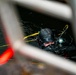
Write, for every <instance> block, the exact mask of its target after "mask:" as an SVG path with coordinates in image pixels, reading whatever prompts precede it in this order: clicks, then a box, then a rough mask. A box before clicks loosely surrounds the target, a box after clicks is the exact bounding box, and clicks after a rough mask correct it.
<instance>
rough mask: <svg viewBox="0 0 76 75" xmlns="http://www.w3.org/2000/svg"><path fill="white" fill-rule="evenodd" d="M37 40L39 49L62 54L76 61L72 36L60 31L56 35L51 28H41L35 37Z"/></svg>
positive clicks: (75, 48)
mask: <svg viewBox="0 0 76 75" xmlns="http://www.w3.org/2000/svg"><path fill="white" fill-rule="evenodd" d="M37 42H38V44H39V46H40V48H41V49H43V50H45V51H48V52H52V53H55V54H57V55H61V56H64V57H66V58H68V59H71V60H75V61H76V46H75V45H74V44H73V38H72V37H71V36H68V34H66V32H65V33H61V34H60V35H59V36H58V37H56V34H55V33H54V31H53V30H52V29H49V28H44V29H41V30H40V32H39V35H38V37H37Z"/></svg>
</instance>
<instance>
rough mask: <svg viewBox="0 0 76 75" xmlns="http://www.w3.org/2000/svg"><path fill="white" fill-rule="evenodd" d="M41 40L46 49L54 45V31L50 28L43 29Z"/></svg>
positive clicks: (40, 35)
mask: <svg viewBox="0 0 76 75" xmlns="http://www.w3.org/2000/svg"><path fill="white" fill-rule="evenodd" d="M39 40H40V41H41V43H42V44H43V45H44V46H45V47H47V46H49V45H51V44H54V34H53V32H52V30H51V29H49V28H45V29H41V31H40V34H39Z"/></svg>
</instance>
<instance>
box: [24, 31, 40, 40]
mask: <svg viewBox="0 0 76 75" xmlns="http://www.w3.org/2000/svg"><path fill="white" fill-rule="evenodd" d="M38 34H39V32H37V33H34V34H31V35H28V36H25V37H24V38H23V39H27V38H29V37H31V36H36V35H38Z"/></svg>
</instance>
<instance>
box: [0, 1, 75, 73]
mask: <svg viewBox="0 0 76 75" xmlns="http://www.w3.org/2000/svg"><path fill="white" fill-rule="evenodd" d="M73 1H74V0H73ZM13 3H19V4H21V5H23V6H25V7H27V8H30V9H33V10H36V11H38V10H39V11H38V12H41V13H44V14H48V15H51V16H52V15H53V16H54V17H58V18H61V19H66V20H69V21H71V20H72V17H73V16H72V9H71V8H70V7H69V6H67V5H64V4H60V3H56V2H53V1H47V0H12V1H4V0H3V1H0V18H1V21H2V25H3V29H4V35H5V36H6V37H7V39H9V40H8V41H7V39H6V38H5V39H6V41H7V42H8V43H9V44H10V46H12V48H13V49H14V50H15V52H16V51H18V52H20V53H22V54H24V55H27V56H30V57H31V58H34V59H37V60H40V61H43V62H45V63H47V64H50V65H54V66H56V67H59V68H61V69H64V70H66V71H68V72H71V73H74V74H76V63H74V62H72V61H69V60H67V59H64V58H61V57H59V56H56V55H54V54H52V53H50V54H49V53H47V52H45V51H42V50H40V49H37V48H34V47H31V46H28V45H26V44H24V41H23V32H22V29H21V27H20V23H19V20H18V15H17V14H16V13H17V12H16V10H15V8H14V6H13ZM73 28H74V25H73ZM74 29H75V28H74ZM75 34H76V33H75Z"/></svg>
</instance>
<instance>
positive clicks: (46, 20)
mask: <svg viewBox="0 0 76 75" xmlns="http://www.w3.org/2000/svg"><path fill="white" fill-rule="evenodd" d="M56 1H57V0H56ZM59 2H63V3H66V2H65V1H64V0H59ZM15 6H16V8H17V10H18V14H19V17H20V22H21V26H22V28H23V31H24V34H25V33H26V35H29V34H32V33H34V32H38V31H39V30H40V29H41V28H51V29H56V30H62V29H63V27H64V26H65V25H66V24H68V25H69V29H68V34H71V35H72V30H71V24H70V23H69V22H67V21H64V20H61V19H57V18H54V17H51V16H47V15H44V14H41V13H38V12H35V11H32V10H30V9H27V8H24V7H21V6H19V5H15ZM5 44H6V43H5V41H4V38H3V34H2V32H1V31H0V54H1V53H3V52H4V51H5V49H6V48H7V46H6V47H1V46H2V45H5Z"/></svg>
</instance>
